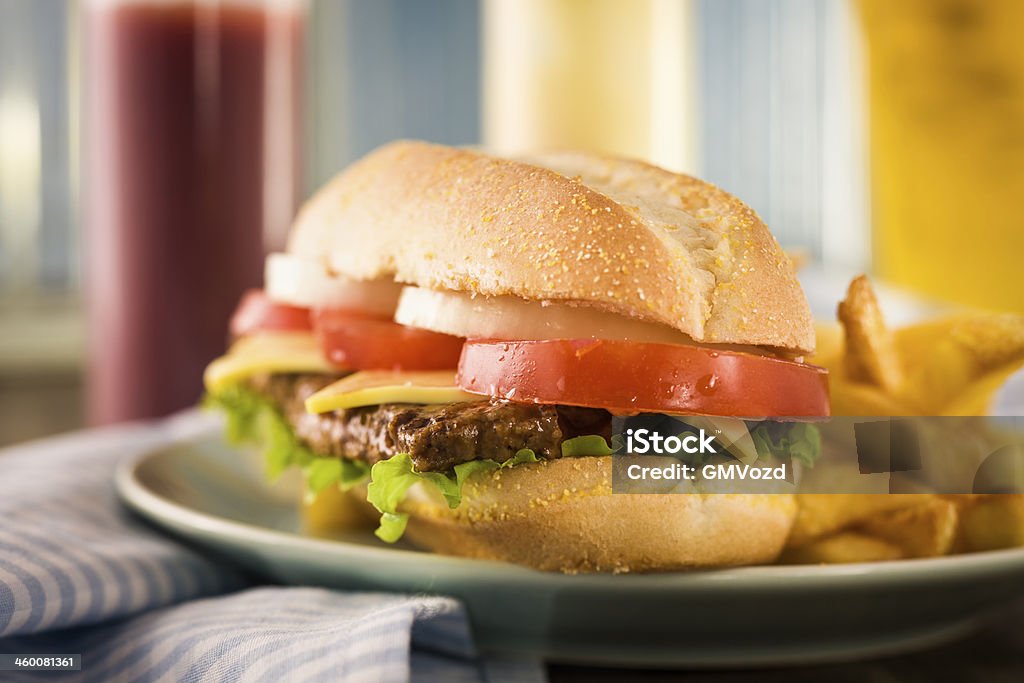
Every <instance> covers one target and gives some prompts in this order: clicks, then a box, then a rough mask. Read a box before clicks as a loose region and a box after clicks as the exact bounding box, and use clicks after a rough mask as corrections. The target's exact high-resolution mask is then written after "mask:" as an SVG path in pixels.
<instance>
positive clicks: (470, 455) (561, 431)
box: [252, 375, 611, 472]
mask: <svg viewBox="0 0 1024 683" xmlns="http://www.w3.org/2000/svg"><path fill="white" fill-rule="evenodd" d="M335 379H337V378H336V377H332V376H330V375H270V376H266V377H262V378H258V379H254V380H253V381H252V386H253V388H254V389H256V390H257V391H259V392H260V393H262V394H263V395H264V396H266V397H267V398H269V399H270V400H271V401H273V402H274V403H275V404H276V405H277V406H278V408H279V409H280V411H281V413H282V415H284V417H285V419H286V420H287V421H288V423H289V424H290V425H291V426H292V428H293V429H294V430H295V434H296V436H298V438H299V440H300V441H301V442H302V443H303V444H305V445H306V446H307V447H308V448H309V449H310V450H312V451H313V452H314V453H316V454H317V455H319V456H323V457H341V458H348V459H351V460H363V461H366V462H368V463H370V464H373V463H375V462H377V461H378V460H384V459H387V458H390V457H391V456H393V455H395V454H397V453H408V454H409V457H410V458H411V459H412V462H413V464H414V465H415V467H416V469H417V470H419V471H421V472H442V471H446V470H449V469H451V468H452V467H454V466H455V465H458V464H459V463H463V462H468V461H470V460H476V459H478V458H487V459H492V460H497V461H499V462H501V461H504V460H507V459H508V458H511V457H512V456H514V455H515V454H516V453H517V452H518V451H520V450H522V449H523V448H529V449H531V450H532V451H533V452H534V453H536V454H537V455H538V456H540V457H544V458H558V457H560V456H561V454H562V453H561V443H562V441H563V440H565V439H568V438H572V437H573V436H579V435H581V434H602V435H605V436H607V433H608V432H609V431H610V429H611V416H610V414H609V413H608V412H607V411H604V410H598V409H593V408H577V407H567V406H544V405H536V404H524V403H509V402H507V401H474V402H465V403H446V404H440V405H415V404H405V403H388V404H384V405H379V406H367V407H363V408H349V409H346V410H338V411H334V412H331V413H321V414H319V415H312V414H310V413H307V412H306V409H305V405H304V404H305V401H306V399H307V398H308V397H309V396H311V395H312V394H314V393H315V392H317V391H319V390H320V389H322V388H323V387H325V386H327V385H328V384H330V383H331V382H333V381H335Z"/></svg>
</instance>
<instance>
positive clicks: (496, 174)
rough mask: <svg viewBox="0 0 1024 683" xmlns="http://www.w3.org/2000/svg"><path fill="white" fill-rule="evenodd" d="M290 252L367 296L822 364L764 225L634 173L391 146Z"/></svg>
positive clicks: (667, 180)
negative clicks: (532, 304)
mask: <svg viewBox="0 0 1024 683" xmlns="http://www.w3.org/2000/svg"><path fill="white" fill-rule="evenodd" d="M288 250H289V252H291V253H293V254H296V255H298V256H301V257H304V258H308V259H312V260H316V261H320V262H322V263H324V264H325V266H326V268H327V269H328V270H330V271H331V272H334V273H337V274H339V275H344V276H347V277H350V278H354V279H358V280H372V279H377V278H394V279H395V280H396V281H398V282H403V283H408V284H412V285H417V286H420V287H427V288H430V289H438V290H454V291H464V292H473V293H477V294H482V295H486V296H503V295H512V296H517V297H521V298H524V299H529V300H536V301H559V302H566V303H570V304H576V305H581V306H589V307H593V308H595V309H599V310H604V311H608V312H612V313H616V314H620V315H624V316H629V317H632V318H637V319H640V320H646V321H649V322H655V323H662V324H665V325H668V326H670V327H672V328H675V329H677V330H679V331H680V332H682V333H684V334H686V335H688V336H690V337H691V338H692V339H694V340H695V341H697V342H704V343H715V344H749V345H756V346H768V347H774V348H776V349H781V350H785V351H790V352H795V353H810V352H812V351H813V350H814V328H813V324H812V320H811V314H810V309H809V308H808V305H807V300H806V299H805V297H804V294H803V291H802V290H801V289H800V285H799V283H798V282H797V279H796V275H795V273H794V270H793V266H792V264H791V263H790V261H789V259H788V258H787V257H786V255H785V253H784V252H783V251H782V249H780V248H779V245H778V243H777V242H776V241H775V238H774V237H773V236H772V235H771V233H770V232H769V231H768V228H767V227H766V226H765V224H764V223H763V222H762V221H761V219H760V218H758V216H757V214H755V213H754V211H753V210H752V209H751V208H750V207H748V206H747V205H746V204H744V203H743V202H741V201H740V200H738V199H736V198H735V197H733V196H732V195H730V194H729V193H727V192H725V191H723V190H720V189H719V188H717V187H715V186H714V185H711V184H709V183H706V182H704V181H702V180H698V179H697V178H692V177H690V176H686V175H681V174H677V173H670V172H669V171H666V170H664V169H661V168H658V167H656V166H652V165H650V164H646V163H643V162H640V161H634V160H630V159H622V158H617V157H608V156H601V155H597V154H584V153H556V154H546V155H538V156H533V157H529V158H523V159H517V160H512V159H503V158H497V157H493V156H488V155H486V154H482V153H480V152H477V151H472V150H467V149H456V148H452V147H443V146H440V145H432V144H427V143H423V142H411V141H400V142H394V143H391V144H389V145H386V146H384V147H381V148H379V149H377V150H376V151H374V152H371V153H370V154H369V155H368V156H366V157H364V158H363V159H361V160H360V161H358V162H356V163H355V164H353V165H352V166H350V167H349V168H348V169H347V170H345V171H344V172H342V173H341V174H339V175H338V176H337V177H335V178H334V179H333V180H332V181H331V182H330V183H328V184H327V185H326V186H325V187H324V188H323V189H321V190H320V191H319V192H317V194H316V195H314V196H313V198H312V199H310V201H309V202H308V203H307V204H306V205H305V206H304V207H303V209H302V210H301V212H300V213H299V216H298V218H297V219H296V222H295V226H294V228H293V230H292V233H291V236H290V239H289V244H288Z"/></svg>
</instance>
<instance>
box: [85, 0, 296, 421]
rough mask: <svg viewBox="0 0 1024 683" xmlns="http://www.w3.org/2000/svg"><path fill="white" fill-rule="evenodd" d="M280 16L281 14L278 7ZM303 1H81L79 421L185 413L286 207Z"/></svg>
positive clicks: (289, 207) (282, 224) (257, 274)
mask: <svg viewBox="0 0 1024 683" xmlns="http://www.w3.org/2000/svg"><path fill="white" fill-rule="evenodd" d="M282 7H283V9H282ZM303 10H304V6H303V5H302V4H301V2H293V3H286V2H281V1H280V0H278V1H276V2H271V3H268V7H264V6H263V5H262V4H261V3H258V2H242V1H240V0H235V1H234V2H210V1H209V0H206V1H199V2H194V3H193V2H186V1H184V0H178V1H173V0H172V1H167V0H164V1H162V2H155V1H152V0H151V1H149V2H146V1H145V0H138V1H135V2H130V1H112V0H91V2H87V3H86V7H85V13H84V17H83V21H84V25H85V28H86V50H87V52H86V55H87V69H88V70H87V72H86V77H85V79H84V81H83V83H84V91H85V96H86V109H85V143H86V147H85V154H86V156H85V164H84V167H83V168H84V184H85V188H86V194H85V209H86V212H85V219H86V221H85V222H86V226H85V230H86V231H85V238H84V239H85V248H86V254H87V260H86V263H85V268H86V293H87V296H88V300H89V302H88V303H89V317H90V321H89V324H90V332H91V339H90V356H89V360H90V363H89V391H88V400H89V406H88V407H89V415H90V419H91V421H92V422H93V423H108V422H115V421H120V420H127V419H135V418H144V417H155V416H159V415H165V414H167V413H170V412H172V411H174V410H177V409H180V408H183V407H185V406H188V405H192V404H194V403H195V402H196V400H197V399H198V398H199V396H200V392H201V387H202V384H201V378H202V371H203V368H204V367H205V366H206V364H207V363H209V362H210V360H212V359H213V358H214V357H215V356H217V355H218V354H219V353H221V352H222V351H223V348H224V343H225V339H226V334H227V330H226V321H227V320H228V319H229V317H230V314H231V311H232V308H233V307H234V306H235V304H236V303H237V301H238V298H239V296H240V295H241V293H242V292H243V291H244V290H245V289H247V288H249V287H253V286H258V284H259V283H260V280H261V274H262V268H263V258H264V241H265V240H264V236H265V235H272V236H273V235H280V234H282V233H283V231H284V230H285V229H286V227H287V224H288V222H289V221H290V219H291V215H292V213H293V211H294V208H295V197H296V187H297V177H298V173H297V169H298V158H297V157H298V155H297V147H298V145H297V138H298V135H297V122H298V118H299V117H298V115H297V111H298V104H299V85H300V83H301V64H302V61H301V55H302V49H303V28H304V13H303Z"/></svg>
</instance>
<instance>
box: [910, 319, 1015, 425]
mask: <svg viewBox="0 0 1024 683" xmlns="http://www.w3.org/2000/svg"><path fill="white" fill-rule="evenodd" d="M896 344H897V346H898V348H899V353H900V358H901V364H902V365H903V367H904V369H905V374H906V382H905V385H904V387H903V392H902V398H903V399H904V400H906V401H908V402H910V403H914V404H916V405H919V406H921V408H922V410H923V412H922V414H928V415H984V414H985V413H987V412H988V411H989V410H990V408H991V401H992V397H993V396H994V395H995V393H996V391H998V389H999V387H1000V386H1002V384H1003V382H1005V381H1006V378H1007V377H1008V376H1009V375H1010V374H1012V373H1013V372H1015V371H1016V370H1017V369H1019V368H1020V367H1021V366H1022V365H1024V316H1022V315H1014V314H1009V313H969V314H961V315H957V316H953V317H949V318H944V319H942V320H937V321H934V322H929V323H924V324H920V325H912V326H910V327H906V328H903V329H900V330H897V332H896Z"/></svg>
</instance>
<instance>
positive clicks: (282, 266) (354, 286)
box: [264, 254, 402, 317]
mask: <svg viewBox="0 0 1024 683" xmlns="http://www.w3.org/2000/svg"><path fill="white" fill-rule="evenodd" d="M264 280H265V284H266V292H267V296H268V297H270V299H271V300H272V301H276V302H278V303H282V304H291V305H292V306H303V307H305V308H340V309H346V310H352V311H360V312H364V313H369V314H372V315H379V316H382V317H391V315H392V313H394V311H395V306H396V305H397V304H398V297H399V295H400V294H401V292H402V285H400V284H398V283H397V282H393V281H391V280H370V281H365V282H364V281H360V280H350V279H348V278H345V277H339V276H335V275H331V274H330V273H328V272H327V271H326V269H325V268H324V267H323V265H322V264H320V263H317V262H315V261H308V260H304V259H301V258H298V257H296V256H293V255H292V254H270V255H269V256H267V262H266V269H265V272H264Z"/></svg>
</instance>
